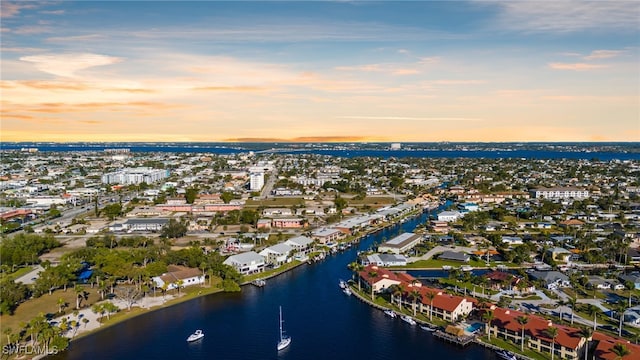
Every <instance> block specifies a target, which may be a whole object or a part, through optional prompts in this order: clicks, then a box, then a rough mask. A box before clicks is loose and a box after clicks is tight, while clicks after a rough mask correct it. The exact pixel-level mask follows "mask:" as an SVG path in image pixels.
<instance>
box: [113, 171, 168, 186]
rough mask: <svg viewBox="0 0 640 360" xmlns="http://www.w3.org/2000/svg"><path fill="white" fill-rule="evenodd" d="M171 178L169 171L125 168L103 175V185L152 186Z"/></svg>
mask: <svg viewBox="0 0 640 360" xmlns="http://www.w3.org/2000/svg"><path fill="white" fill-rule="evenodd" d="M167 177H169V170H165V169H151V168H148V167H138V168H125V169H122V170H118V171H115V172H110V173H106V174H104V175H102V183H103V184H123V185H131V184H141V183H143V182H144V183H147V184H151V183H154V182H157V181H160V180H162V179H165V178H167Z"/></svg>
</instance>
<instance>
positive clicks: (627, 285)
mask: <svg viewBox="0 0 640 360" xmlns="http://www.w3.org/2000/svg"><path fill="white" fill-rule="evenodd" d="M624 287H625V288H627V290H629V307H631V294H632V293H633V290H634V289H635V288H636V285H635V284H634V283H633V281H625V282H624Z"/></svg>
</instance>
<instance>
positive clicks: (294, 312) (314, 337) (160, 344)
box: [54, 213, 496, 360]
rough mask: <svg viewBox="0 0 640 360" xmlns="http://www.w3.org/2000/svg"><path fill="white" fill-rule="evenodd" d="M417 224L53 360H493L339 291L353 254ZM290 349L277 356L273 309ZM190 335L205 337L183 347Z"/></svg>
mask: <svg viewBox="0 0 640 360" xmlns="http://www.w3.org/2000/svg"><path fill="white" fill-rule="evenodd" d="M425 219H426V213H425V214H422V215H420V216H419V217H418V218H416V219H411V220H409V221H407V222H405V223H402V224H397V225H395V226H392V227H389V228H387V229H384V230H382V231H380V232H377V233H376V234H370V235H367V236H365V237H363V238H362V239H361V240H360V242H359V243H356V244H354V246H352V248H350V249H348V250H345V251H344V252H342V253H337V254H335V255H333V256H328V257H327V258H326V259H325V260H324V261H322V262H318V263H315V264H313V265H310V266H298V267H296V268H294V269H292V270H290V271H287V272H285V273H283V274H280V275H278V276H276V277H273V278H271V279H269V282H268V285H266V286H264V287H262V288H258V287H254V286H244V287H243V291H242V292H240V293H218V294H215V295H212V296H205V297H199V298H196V299H193V300H191V301H188V302H184V303H181V304H177V305H174V306H171V307H168V308H165V309H163V311H153V312H149V313H145V314H142V315H140V316H138V317H136V318H135V319H133V320H131V321H127V322H123V323H120V324H116V325H114V326H111V327H109V328H107V329H104V330H102V331H99V332H97V333H94V334H92V335H91V336H87V337H84V338H82V339H79V340H77V341H74V342H73V343H72V344H71V346H70V349H69V351H67V352H64V353H61V354H58V355H56V356H55V357H54V358H55V359H84V358H87V357H90V358H91V359H92V360H101V359H105V360H106V359H116V358H117V359H124V360H127V359H136V360H138V359H141V358H143V359H147V358H157V359H175V358H180V359H210V358H212V357H215V358H219V359H230V360H234V359H323V360H324V359H327V358H330V359H337V360H341V359H345V360H346V359H349V360H350V359H354V358H356V359H360V358H367V359H400V358H409V357H416V356H420V355H425V354H428V355H429V357H435V358H447V357H448V358H461V359H468V360H481V359H482V360H484V359H496V357H495V354H494V352H493V351H492V350H489V349H484V348H480V347H474V348H467V349H460V348H458V347H456V346H454V345H450V344H446V343H443V342H441V341H439V340H438V339H435V338H434V337H433V336H430V335H429V334H428V333H427V332H426V331H424V330H421V329H420V328H419V327H411V326H407V324H406V323H404V322H402V321H392V320H393V319H390V318H389V317H388V316H386V315H384V314H383V313H382V312H381V311H379V310H376V309H373V308H371V307H369V306H363V305H364V304H362V303H361V302H359V301H354V300H355V299H354V298H352V297H349V296H346V295H344V294H343V293H342V291H341V289H340V288H339V287H338V280H339V279H347V278H350V277H351V271H350V270H349V269H348V268H347V265H348V264H349V263H350V262H352V261H353V259H354V258H355V257H356V254H357V252H358V251H362V250H366V249H367V248H369V247H370V246H371V245H372V244H373V243H374V242H381V241H382V239H383V238H390V237H391V236H393V234H395V233H397V232H401V231H402V232H404V231H412V230H413V228H415V226H416V225H418V224H420V223H422V222H424V221H425ZM280 306H282V311H283V318H284V321H285V323H284V328H285V331H286V332H287V334H288V335H290V336H291V337H292V344H291V346H290V347H289V348H288V349H286V350H284V351H282V352H280V353H278V352H277V351H276V348H275V346H276V343H277V339H278V325H279V324H278V308H279V307H280ZM195 329H202V330H203V332H204V333H205V337H204V339H203V340H202V341H199V342H198V343H196V344H188V343H186V341H185V339H186V337H187V336H188V335H189V334H191V333H192V332H193V331H194V330H195Z"/></svg>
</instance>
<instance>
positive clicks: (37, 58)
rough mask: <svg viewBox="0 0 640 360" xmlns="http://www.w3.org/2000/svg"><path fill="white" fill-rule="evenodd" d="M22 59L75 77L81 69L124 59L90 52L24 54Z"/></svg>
mask: <svg viewBox="0 0 640 360" xmlns="http://www.w3.org/2000/svg"><path fill="white" fill-rule="evenodd" d="M20 60H22V61H27V62H31V63H34V64H35V67H36V68H37V69H38V70H40V71H43V72H46V73H49V74H52V75H57V76H62V77H74V76H75V75H76V72H78V71H80V70H84V69H88V68H91V67H94V66H103V65H111V64H115V63H118V62H120V61H122V59H121V58H118V57H113V56H107V55H100V54H88V53H85V54H46V55H32V56H23V57H21V58H20Z"/></svg>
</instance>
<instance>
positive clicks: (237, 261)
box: [223, 251, 265, 275]
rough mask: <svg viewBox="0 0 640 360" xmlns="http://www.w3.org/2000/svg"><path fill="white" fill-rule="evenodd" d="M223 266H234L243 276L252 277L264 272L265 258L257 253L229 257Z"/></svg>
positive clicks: (251, 252)
mask: <svg viewBox="0 0 640 360" xmlns="http://www.w3.org/2000/svg"><path fill="white" fill-rule="evenodd" d="M223 264H225V265H229V266H232V267H234V268H235V269H236V271H238V272H239V273H240V274H242V275H250V274H255V273H259V272H263V271H264V267H265V258H264V256H262V255H260V254H258V253H256V252H255V251H248V252H245V253H242V254H237V255H231V256H229V257H228V258H227V259H226V260H225V261H224V262H223Z"/></svg>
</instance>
